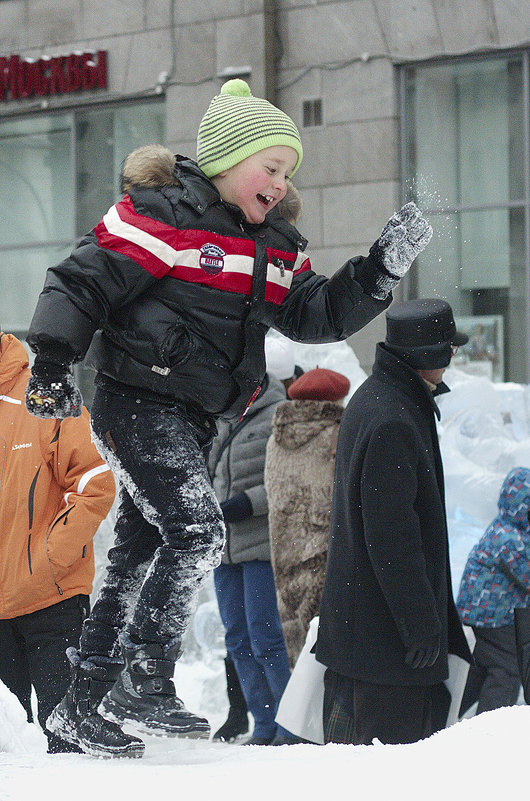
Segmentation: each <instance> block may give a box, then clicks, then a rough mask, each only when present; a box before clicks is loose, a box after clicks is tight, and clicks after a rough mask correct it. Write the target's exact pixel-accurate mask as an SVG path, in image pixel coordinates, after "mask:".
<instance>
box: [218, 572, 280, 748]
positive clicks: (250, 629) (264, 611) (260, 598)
mask: <svg viewBox="0 0 530 801" xmlns="http://www.w3.org/2000/svg"><path fill="white" fill-rule="evenodd" d="M214 584H215V591H216V595H217V602H218V604H219V613H220V615H221V620H222V621H223V626H224V628H225V643H226V649H227V651H228V653H229V654H230V656H231V657H232V659H233V661H234V664H235V666H236V670H237V674H238V676H239V680H240V682H241V689H242V690H243V695H244V696H245V700H246V702H247V706H248V708H249V710H250V712H251V714H252V717H253V718H254V731H253V736H255V737H265V738H267V739H268V738H270V739H272V738H273V737H274V736H275V735H276V734H283V735H287V734H288V732H286V731H285V730H284V729H281V728H280V727H279V726H277V724H276V723H275V720H274V718H275V717H276V711H277V709H278V704H279V703H280V699H281V697H282V695H283V691H284V690H285V686H286V684H287V682H288V681H289V678H290V675H291V671H290V668H289V660H288V658H287V649H286V647H285V640H284V638H283V630H282V624H281V620H280V615H279V613H278V607H277V604H276V588H275V584H274V574H273V572H272V566H271V563H270V562H260V561H258V560H253V561H251V562H240V563H239V564H234V565H225V564H222V565H219V567H218V568H216V569H215V571H214Z"/></svg>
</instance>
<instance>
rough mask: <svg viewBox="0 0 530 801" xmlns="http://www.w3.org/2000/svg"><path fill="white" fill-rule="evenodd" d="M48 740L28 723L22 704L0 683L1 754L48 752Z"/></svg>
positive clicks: (35, 727) (33, 725)
mask: <svg viewBox="0 0 530 801" xmlns="http://www.w3.org/2000/svg"><path fill="white" fill-rule="evenodd" d="M46 747H47V745H46V738H45V736H44V735H43V733H42V731H41V730H40V728H39V727H38V726H37V725H35V724H34V723H28V721H27V718H26V712H25V711H24V709H23V707H22V704H21V703H20V702H19V700H18V698H17V697H16V696H15V695H13V693H12V692H11V691H10V690H8V689H7V687H6V686H5V684H4V683H3V682H2V681H0V753H3V752H5V753H20V752H28V753H31V752H34V751H46Z"/></svg>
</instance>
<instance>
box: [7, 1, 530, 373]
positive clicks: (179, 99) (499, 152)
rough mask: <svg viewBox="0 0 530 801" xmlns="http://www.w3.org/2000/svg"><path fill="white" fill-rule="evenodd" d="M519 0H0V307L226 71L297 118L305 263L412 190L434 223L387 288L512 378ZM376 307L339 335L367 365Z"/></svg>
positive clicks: (520, 145)
mask: <svg viewBox="0 0 530 801" xmlns="http://www.w3.org/2000/svg"><path fill="white" fill-rule="evenodd" d="M529 64H530V13H529V9H528V0H222V1H221V0H205V2H202V3H200V2H197V0H127V2H125V0H0V204H1V208H2V214H1V215H0V231H1V236H0V279H1V282H2V287H3V289H2V292H1V293H0V323H1V324H2V327H3V329H4V330H7V331H13V332H16V333H17V334H19V335H21V336H23V335H24V332H25V330H26V329H27V326H28V324H29V321H30V319H31V314H32V312H33V309H34V307H35V303H36V299H37V296H38V293H39V291H40V289H41V288H42V283H43V280H44V273H45V270H46V268H47V267H48V266H49V265H50V264H53V263H55V262H57V261H58V260H59V259H60V258H62V257H63V256H64V255H65V254H66V253H67V252H68V251H69V249H70V248H71V246H72V243H73V242H74V241H75V240H76V238H77V237H79V236H80V235H82V234H83V233H84V232H85V231H87V230H89V229H90V228H91V227H92V226H93V225H94V224H95V223H96V222H98V220H99V219H100V218H101V216H102V214H103V213H104V212H105V211H106V210H107V208H108V206H109V205H111V204H112V203H113V202H115V201H116V199H117V198H118V196H119V195H118V175H119V170H120V165H121V162H122V160H123V158H124V157H125V155H127V153H128V152H130V151H131V150H132V149H134V148H135V147H137V146H138V145H140V144H146V143H149V142H154V141H157V142H162V143H163V144H166V145H167V146H168V147H170V148H171V149H172V150H173V151H174V152H179V153H184V154H186V155H190V156H192V157H194V156H195V138H196V133H197V128H198V125H199V121H200V119H201V117H202V114H203V113H204V111H205V109H206V108H207V106H208V104H209V102H210V100H211V98H212V97H213V96H214V95H215V94H216V93H218V91H219V89H220V87H221V85H222V83H223V82H224V81H225V80H227V79H228V78H230V77H238V76H240V77H244V78H245V80H247V81H248V82H249V84H250V86H251V89H252V91H253V93H254V94H256V95H259V96H264V97H267V98H268V99H269V100H271V101H272V102H274V103H276V104H277V105H278V106H280V107H281V108H282V109H283V110H284V111H286V112H287V113H288V114H289V115H290V116H291V117H292V118H293V119H294V120H295V122H296V123H297V125H298V126H299V128H300V131H301V134H302V139H303V144H304V162H303V164H302V166H301V168H300V170H299V171H298V172H297V174H296V178H295V184H296V186H297V188H298V189H299V190H300V193H301V196H302V200H303V204H304V211H303V216H302V219H301V223H300V228H301V230H302V232H303V233H304V235H305V236H307V237H308V239H309V240H310V246H309V252H310V254H311V258H312V261H313V264H314V267H315V269H316V270H317V271H318V272H322V273H324V274H327V275H331V274H332V273H333V272H334V271H335V269H337V268H338V267H339V266H340V265H341V264H342V263H343V262H344V261H345V260H346V259H347V258H349V257H350V256H351V255H355V254H359V253H366V252H367V250H368V248H369V246H370V245H371V243H372V242H373V241H374V240H375V239H376V238H377V236H378V235H379V233H380V230H381V227H382V226H383V224H384V223H385V222H386V220H387V218H388V217H389V216H390V215H391V214H392V212H393V211H395V210H396V209H397V208H399V206H400V205H401V203H402V202H404V201H406V200H408V199H411V198H413V199H415V200H416V201H417V202H418V204H419V205H420V206H421V208H422V209H424V210H425V212H426V213H427V215H428V216H429V219H430V220H431V222H432V223H433V226H434V229H435V235H434V237H433V240H432V242H431V245H430V246H429V248H428V249H427V250H426V251H425V253H424V254H423V255H422V257H421V258H420V259H418V261H417V263H416V264H415V266H414V267H413V269H412V271H411V273H410V277H409V278H408V279H407V281H406V283H405V285H404V287H402V288H401V289H400V297H418V296H424V297H443V298H445V299H447V300H448V301H449V302H450V303H451V304H452V306H453V308H454V311H455V316H456V317H457V320H458V322H459V325H461V326H462V327H465V328H466V330H468V331H469V333H470V337H471V341H470V345H469V346H468V348H467V349H466V350H465V351H464V352H461V353H460V354H459V355H458V357H457V358H458V359H459V361H460V364H461V365H462V366H463V367H464V368H465V369H469V370H471V371H473V372H475V373H476V374H480V375H486V376H488V377H491V378H493V380H503V381H508V380H509V381H517V382H523V383H527V382H529V381H530V347H529V338H530V337H529V334H530V329H529V326H530V313H529V306H530V130H529V128H530V120H529V116H530V112H529V108H530V100H529V92H530V78H529V73H530V67H529ZM383 332H384V319H382V318H381V317H380V318H378V319H377V320H375V321H374V322H373V323H371V324H370V325H369V326H368V327H367V328H366V329H364V330H363V331H362V332H360V333H359V334H357V335H355V336H354V337H352V339H351V344H352V346H353V347H354V349H355V352H356V354H357V356H358V357H359V360H360V362H361V364H362V366H363V367H364V368H365V369H366V370H367V371H369V369H370V366H371V363H372V360H373V355H374V346H375V343H376V342H377V341H378V340H379V339H381V337H382V335H383Z"/></svg>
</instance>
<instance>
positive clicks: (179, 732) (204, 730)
mask: <svg viewBox="0 0 530 801" xmlns="http://www.w3.org/2000/svg"><path fill="white" fill-rule="evenodd" d="M98 712H99V714H100V715H102V716H103V717H104V718H106V719H107V720H110V721H111V722H112V723H117V724H118V726H123V725H128V726H133V727H134V728H135V729H137V730H138V731H140V732H142V733H143V734H151V735H153V736H154V737H184V738H186V739H189V740H208V739H209V737H210V724H209V723H207V722H205V723H203V724H201V723H189V724H187V725H182V726H180V727H179V728H175V726H162V725H160V723H154V722H153V723H152V722H150V721H149V720H145V719H144V718H141V717H139V716H138V717H136V716H134V715H132V714H131V713H130V711H129V710H127V709H125V708H124V707H122V706H121V705H119V704H117V703H116V702H115V701H113V700H112V699H111V698H109V697H108V696H106V697H105V698H104V701H102V702H101V704H100V705H99V708H98Z"/></svg>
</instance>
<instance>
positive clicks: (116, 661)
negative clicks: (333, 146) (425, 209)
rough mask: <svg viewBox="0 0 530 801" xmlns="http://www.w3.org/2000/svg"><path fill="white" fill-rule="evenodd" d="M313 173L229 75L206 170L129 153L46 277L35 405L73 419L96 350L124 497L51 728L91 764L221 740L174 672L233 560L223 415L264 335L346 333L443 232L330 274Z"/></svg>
mask: <svg viewBox="0 0 530 801" xmlns="http://www.w3.org/2000/svg"><path fill="white" fill-rule="evenodd" d="M301 161H302V144H301V141H300V135H299V132H298V130H297V128H296V126H295V124H294V123H293V121H292V120H291V119H290V118H289V117H288V116H287V115H286V114H285V113H284V112H282V111H281V110H279V109H277V108H276V107H275V106H273V105H272V104H271V103H269V102H268V101H266V100H264V99H261V98H257V97H254V96H253V95H252V94H251V92H250V89H249V87H248V85H247V84H246V83H245V82H244V81H241V80H238V79H236V80H232V81H228V82H227V83H226V84H225V85H224V86H223V87H222V89H221V93H220V94H219V95H217V96H216V97H214V98H213V100H212V102H211V104H210V106H209V108H208V110H207V111H206V113H205V115H204V117H203V119H202V121H201V124H200V127H199V132H198V139H197V161H196V162H195V161H192V160H191V159H188V158H185V157H182V156H176V157H174V156H172V154H171V153H170V152H169V151H167V150H166V149H165V148H162V147H159V146H153V147H150V146H148V147H146V148H140V149H139V150H138V151H135V152H134V153H133V154H131V155H130V156H129V157H128V158H127V159H126V161H125V164H124V170H123V173H124V175H123V178H124V188H127V190H128V191H127V194H126V195H125V196H124V197H123V199H122V200H121V201H120V202H118V203H117V204H116V205H114V206H112V207H111V209H109V211H108V212H107V213H106V214H105V216H104V217H103V219H102V220H101V221H100V222H99V223H98V224H97V225H96V226H95V228H94V229H93V230H92V231H91V232H90V233H89V234H87V235H86V236H85V237H84V238H83V239H82V240H81V241H80V243H79V244H78V245H77V247H76V248H75V249H74V251H73V252H72V254H71V256H69V257H68V258H67V259H65V260H64V261H63V262H62V263H61V264H59V265H57V266H55V267H52V268H50V269H49V270H48V273H47V278H46V282H45V286H44V289H43V292H42V293H41V295H40V297H39V301H38V304H37V308H36V310H35V314H34V317H33V320H32V323H31V326H30V331H29V335H28V342H29V344H30V346H31V347H32V348H33V349H34V351H35V352H36V354H37V355H36V358H35V364H34V366H33V370H32V378H31V379H30V382H29V384H28V389H27V394H26V403H27V407H28V409H29V411H30V412H32V413H33V414H36V415H38V416H50V417H68V416H76V415H77V414H78V413H79V411H80V408H81V396H80V393H79V390H78V389H77V387H76V385H75V382H74V380H73V377H72V365H73V364H74V363H76V362H79V361H80V360H81V359H83V358H84V357H85V355H87V351H89V348H90V351H89V352H88V356H87V363H89V364H90V365H92V366H93V367H94V368H95V369H96V371H97V377H96V394H95V398H94V403H93V407H92V428H93V432H94V438H95V442H96V444H97V447H98V449H99V450H100V452H101V454H102V455H103V456H104V458H105V459H106V460H107V462H108V464H109V465H110V466H111V468H112V469H113V471H114V472H115V474H116V476H117V478H118V479H119V484H120V501H121V502H120V507H119V511H118V514H117V519H116V526H115V535H116V539H115V543H114V547H113V548H112V549H111V551H110V553H109V567H108V571H107V577H106V580H105V582H104V584H103V586H102V589H101V591H100V594H99V597H98V599H97V601H96V603H95V605H94V609H93V610H92V614H91V615H90V618H89V619H88V620H87V621H86V622H85V625H84V627H83V632H82V635H81V640H80V646H79V649H78V650H77V651H73V652H70V653H69V657H70V660H71V662H72V683H71V686H70V688H69V691H68V693H67V695H66V696H65V698H64V699H63V702H62V703H61V704H59V706H58V707H57V708H56V709H55V711H54V712H53V713H52V715H51V717H50V719H49V721H48V726H49V728H50V729H51V730H52V731H55V732H56V733H58V734H60V735H61V736H62V737H64V738H65V739H68V740H70V741H71V742H73V743H75V744H76V745H79V747H81V748H82V750H84V751H86V752H87V753H90V754H94V755H101V754H103V755H107V756H109V755H110V756H132V757H137V756H141V755H142V753H143V750H144V744H143V743H142V741H141V740H140V739H139V738H138V737H134V736H132V735H129V734H125V733H124V732H123V731H122V729H121V728H120V727H121V725H122V724H124V723H127V724H131V725H134V726H136V728H138V729H139V730H140V731H146V732H148V733H154V734H164V735H168V736H178V735H184V736H208V732H209V726H208V722H207V721H206V720H205V719H204V718H202V717H200V716H199V715H195V714H193V713H192V712H189V711H188V710H187V709H186V708H185V707H184V704H183V703H182V701H181V700H180V699H179V698H178V696H177V695H176V691H175V687H174V684H173V680H172V677H173V671H174V665H175V661H176V659H177V658H178V656H179V655H180V651H181V642H182V637H183V634H184V631H185V629H186V627H187V624H188V621H189V619H190V616H191V614H192V610H193V607H194V603H195V598H196V595H197V590H198V588H199V586H200V584H201V582H202V581H203V580H204V578H205V577H206V576H207V575H208V573H209V572H210V571H211V570H212V569H213V568H214V567H215V566H216V565H217V564H218V563H219V560H220V556H221V552H222V548H223V540H224V534H225V527H224V523H223V517H222V514H221V512H220V509H219V504H218V502H217V500H216V499H215V495H214V493H213V491H212V487H211V483H210V479H209V476H208V472H207V468H206V461H207V453H208V449H209V447H210V443H211V440H212V437H213V436H214V435H215V432H216V425H215V421H216V420H217V419H218V418H225V419H234V418H239V417H240V416H241V415H242V414H243V413H244V412H245V410H246V408H247V407H248V406H249V404H251V403H252V400H253V399H254V398H255V397H257V395H258V394H259V391H260V386H261V383H262V380H263V377H264V375H265V358H264V338H265V334H266V333H267V330H268V329H269V328H270V327H273V328H275V329H277V330H278V331H280V332H282V333H283V334H285V335H286V336H288V337H290V338H291V339H294V340H299V341H305V342H331V341H336V340H341V339H344V338H346V337H348V336H350V335H351V334H352V333H354V332H355V331H358V330H359V329H360V328H362V327H363V326H364V325H365V324H366V323H368V322H369V321H370V320H371V319H373V318H374V317H375V316H377V315H378V314H379V313H380V312H381V311H383V310H384V309H385V308H386V307H387V306H388V305H389V304H390V302H391V300H392V294H391V293H392V289H393V288H394V287H395V286H396V285H397V283H398V282H399V280H400V278H401V277H402V276H403V275H404V274H405V273H406V271H407V270H408V268H409V267H410V264H411V263H412V261H413V260H414V258H415V257H416V256H417V255H418V253H419V252H421V250H422V249H423V248H424V247H425V246H426V245H427V243H428V241H429V239H430V237H431V235H432V229H431V227H430V225H429V224H428V223H427V221H426V220H425V219H424V218H423V217H422V215H421V213H420V211H419V210H418V209H417V208H416V206H415V205H414V204H413V203H409V204H407V205H406V206H405V207H404V208H403V209H402V210H401V211H400V212H397V213H396V214H395V215H393V217H392V218H391V220H390V221H389V223H388V224H387V225H386V226H385V228H384V229H383V232H382V234H381V236H380V237H379V239H378V240H377V241H376V243H374V245H373V246H372V248H371V249H370V253H369V255H368V256H367V257H366V258H363V257H356V258H352V259H350V260H348V261H347V262H346V263H345V264H344V265H343V266H342V267H341V268H340V269H339V270H338V271H337V272H336V273H335V275H333V276H332V277H331V278H329V279H328V278H325V277H323V276H319V275H316V274H315V273H314V272H313V271H312V269H311V263H310V260H309V258H308V256H307V255H306V254H305V247H306V244H307V242H306V240H305V239H304V238H303V237H302V236H301V234H300V233H299V232H298V231H297V230H296V228H294V227H293V226H292V225H291V224H289V223H288V222H287V221H286V220H285V219H284V218H283V217H282V216H281V215H280V214H279V212H278V210H277V208H276V207H277V206H278V204H279V203H280V202H281V200H282V199H283V197H284V196H285V194H286V191H287V181H288V180H289V179H290V178H291V177H292V176H293V174H294V173H295V172H296V170H297V169H298V167H299V166H300V163H301ZM98 710H99V711H98ZM100 713H103V714H104V716H105V717H103V716H102V714H100Z"/></svg>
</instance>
